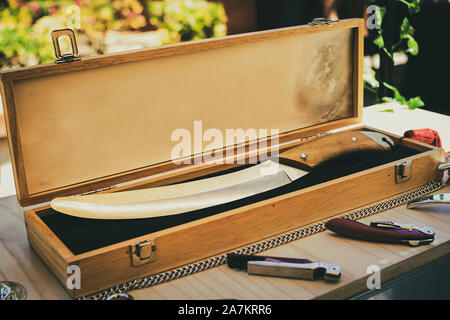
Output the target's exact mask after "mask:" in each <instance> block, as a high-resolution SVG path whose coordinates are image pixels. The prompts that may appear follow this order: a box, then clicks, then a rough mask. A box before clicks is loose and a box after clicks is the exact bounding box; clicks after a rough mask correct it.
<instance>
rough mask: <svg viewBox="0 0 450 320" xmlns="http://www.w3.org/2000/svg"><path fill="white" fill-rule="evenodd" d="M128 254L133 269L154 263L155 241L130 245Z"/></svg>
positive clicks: (155, 256) (150, 240)
mask: <svg viewBox="0 0 450 320" xmlns="http://www.w3.org/2000/svg"><path fill="white" fill-rule="evenodd" d="M129 254H130V259H131V265H132V266H133V267H136V266H140V265H143V264H146V263H149V262H152V261H155V260H156V258H157V255H156V239H154V238H152V239H149V240H146V241H143V242H139V243H136V244H132V245H130V247H129Z"/></svg>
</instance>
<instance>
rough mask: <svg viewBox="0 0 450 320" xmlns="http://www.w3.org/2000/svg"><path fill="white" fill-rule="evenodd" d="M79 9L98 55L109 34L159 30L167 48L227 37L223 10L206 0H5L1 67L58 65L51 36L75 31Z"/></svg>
mask: <svg viewBox="0 0 450 320" xmlns="http://www.w3.org/2000/svg"><path fill="white" fill-rule="evenodd" d="M74 10H75V11H76V10H79V17H81V19H79V20H80V21H79V29H78V30H76V32H78V33H79V34H83V35H85V36H86V37H87V39H88V41H89V45H90V46H91V47H92V48H94V50H95V51H96V52H97V53H98V54H102V53H103V51H104V39H105V34H106V33H107V32H108V31H148V30H155V29H158V31H160V34H163V35H166V36H164V37H162V43H163V44H167V43H173V42H179V41H189V40H197V39H203V38H210V37H218V36H224V35H226V22H227V17H226V14H225V10H224V8H223V6H222V5H221V4H218V3H212V2H208V1H206V0H164V1H153V0H112V1H107V0H57V1H42V0H34V1H23V0H7V1H5V0H3V1H2V0H0V69H4V68H11V67H23V66H30V65H36V64H41V63H47V62H51V61H54V60H55V56H54V53H53V45H52V42H51V36H50V33H51V31H52V30H55V29H61V28H67V27H71V28H72V29H73V27H72V26H73V25H74V21H73V20H74ZM62 45H64V42H63V43H62ZM65 45H66V46H68V43H66V44H65Z"/></svg>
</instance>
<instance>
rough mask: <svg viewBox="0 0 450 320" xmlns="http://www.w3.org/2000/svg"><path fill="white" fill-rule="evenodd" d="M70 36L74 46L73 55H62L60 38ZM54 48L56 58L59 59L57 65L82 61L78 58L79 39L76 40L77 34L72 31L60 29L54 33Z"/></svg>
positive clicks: (56, 61)
mask: <svg viewBox="0 0 450 320" xmlns="http://www.w3.org/2000/svg"><path fill="white" fill-rule="evenodd" d="M62 36H68V37H69V39H70V43H71V45H72V53H66V54H61V48H60V46H59V40H58V39H59V37H62ZM52 40H53V48H54V49H55V56H56V58H58V59H57V60H55V63H67V62H73V61H78V60H81V58H80V57H78V46H77V39H76V38H75V32H73V30H72V29H59V30H53V31H52Z"/></svg>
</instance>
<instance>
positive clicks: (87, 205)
mask: <svg viewBox="0 0 450 320" xmlns="http://www.w3.org/2000/svg"><path fill="white" fill-rule="evenodd" d="M393 144H394V143H393V141H392V139H391V138H389V137H388V136H386V135H384V134H381V133H377V132H371V131H349V132H340V133H335V134H330V135H326V136H324V137H320V138H315V139H312V140H311V141H307V142H304V143H302V144H300V145H298V146H295V147H292V148H289V149H287V150H285V151H283V152H281V153H280V154H279V160H280V161H279V162H280V163H278V162H275V161H274V160H270V159H269V160H265V161H263V162H261V163H259V164H257V165H254V166H252V167H250V168H246V169H242V170H239V171H236V172H233V173H229V174H224V175H221V176H217V177H212V178H207V179H201V180H197V181H191V182H185V183H179V184H175V185H169V186H163V187H156V188H149V189H142V190H132V191H122V192H116V193H110V194H91V195H80V196H69V197H59V198H55V199H53V200H52V201H51V207H52V208H53V209H55V210H56V211H59V212H61V213H64V214H68V215H72V216H76V217H81V218H89V219H139V218H154V217H160V216H169V215H175V214H181V213H185V212H190V211H194V210H198V209H202V208H207V207H212V206H215V205H219V204H223V203H228V202H232V201H235V200H239V199H243V198H246V197H249V196H252V195H255V194H259V193H262V192H265V191H269V190H272V189H275V188H278V187H281V186H284V185H286V184H289V183H291V182H292V181H295V180H297V179H299V178H301V177H303V176H305V175H307V174H308V173H309V172H310V171H311V170H312V169H313V168H314V167H316V166H317V165H319V164H320V163H322V162H324V161H326V160H330V159H333V158H335V157H337V156H340V155H343V154H347V153H351V152H358V151H369V150H378V151H384V150H389V149H391V147H392V146H393Z"/></svg>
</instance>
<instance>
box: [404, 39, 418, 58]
mask: <svg viewBox="0 0 450 320" xmlns="http://www.w3.org/2000/svg"><path fill="white" fill-rule="evenodd" d="M406 52H409V53H410V54H412V55H413V56H417V55H418V54H419V44H418V43H417V41H416V40H415V39H414V38H413V37H412V36H408V49H407V50H406Z"/></svg>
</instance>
